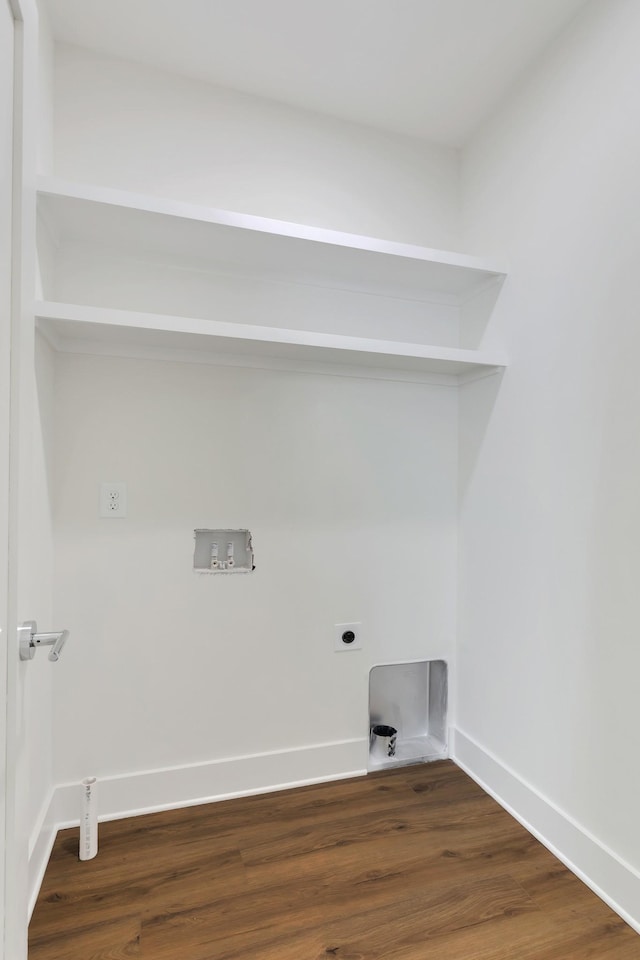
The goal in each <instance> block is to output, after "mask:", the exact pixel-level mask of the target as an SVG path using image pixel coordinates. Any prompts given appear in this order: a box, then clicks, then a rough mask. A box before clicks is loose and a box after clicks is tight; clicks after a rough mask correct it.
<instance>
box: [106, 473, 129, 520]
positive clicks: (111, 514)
mask: <svg viewBox="0 0 640 960" xmlns="http://www.w3.org/2000/svg"><path fill="white" fill-rule="evenodd" d="M126 515H127V485H126V483H115V482H114V483H109V482H106V481H105V482H103V483H101V484H100V516H101V517H108V518H109V519H110V520H122V519H123V518H124V517H126Z"/></svg>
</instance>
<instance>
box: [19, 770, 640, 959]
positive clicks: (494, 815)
mask: <svg viewBox="0 0 640 960" xmlns="http://www.w3.org/2000/svg"><path fill="white" fill-rule="evenodd" d="M29 942H30V946H29V960H123V958H136V957H142V958H145V960H240V958H242V960H321V958H325V960H327V958H329V960H331V958H338V960H382V958H384V960H425V958H434V960H640V936H638V935H637V934H636V933H635V932H634V931H633V930H631V928H630V927H628V926H627V925H626V924H624V923H623V921H622V920H620V918H619V917H617V916H616V915H615V914H614V913H613V912H612V911H611V910H609V908H608V907H606V906H605V905H604V904H603V903H602V902H601V901H600V900H599V899H598V898H597V897H596V896H595V895H594V894H593V893H591V891H590V890H589V889H588V888H587V887H586V886H584V884H582V883H581V882H580V881H579V880H578V879H577V878H576V877H574V876H573V875H572V874H571V873H570V872H569V871H568V870H566V869H565V868H564V867H563V866H562V864H561V863H559V861H558V860H556V859H555V857H553V856H552V855H551V854H550V853H549V852H548V851H547V850H546V849H545V848H544V847H543V846H541V844H539V843H538V842H537V841H536V840H535V839H534V838H533V837H531V836H530V834H528V833H527V832H526V830H524V829H523V828H522V827H521V826H520V825H519V824H518V823H517V822H516V821H515V820H514V819H513V818H512V817H510V816H509V814H507V813H505V811H504V810H502V809H501V808H500V807H499V806H498V804H497V803H495V801H494V800H492V799H491V798H490V797H488V796H487V795H486V794H485V793H484V792H483V791H482V790H481V789H480V788H479V787H478V786H477V785H476V784H475V783H474V782H473V781H472V780H470V779H469V778H468V777H467V776H466V775H465V774H464V773H462V771H461V770H459V769H458V768H457V767H456V766H455V765H454V764H453V763H452V762H450V761H442V762H439V763H433V764H420V765H416V766H412V767H404V768H402V769H399V770H393V771H386V772H383V773H378V774H373V775H370V776H368V777H363V778H358V779H354V780H343V781H339V782H336V783H328V784H321V785H317V786H311V787H303V788H301V789H298V790H288V791H286V792H281V793H271V794H267V795H264V796H260V797H248V798H243V799H238V800H228V801H223V802H221V803H215V804H207V805H206V806H198V807H189V808H187V809H183V810H172V811H169V812H166V813H155V814H150V815H148V816H144V817H136V818H131V819H128V820H118V821H114V822H112V823H104V824H101V825H100V850H99V853H98V856H97V857H96V859H95V860H91V861H88V862H86V863H81V862H80V861H79V860H78V831H77V829H76V830H66V831H62V832H61V833H60V834H59V835H58V838H57V840H56V844H55V847H54V850H53V853H52V856H51V861H50V863H49V867H48V869H47V873H46V876H45V879H44V883H43V885H42V890H41V892H40V897H39V899H38V903H37V905H36V909H35V911H34V915H33V919H32V922H31V927H30V938H29Z"/></svg>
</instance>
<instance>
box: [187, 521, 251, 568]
mask: <svg viewBox="0 0 640 960" xmlns="http://www.w3.org/2000/svg"><path fill="white" fill-rule="evenodd" d="M193 533H194V537H195V542H196V546H195V551H194V554H193V569H194V570H195V571H196V572H197V573H251V571H252V570H253V569H254V563H253V548H252V546H251V534H250V533H249V531H248V530H194V531H193Z"/></svg>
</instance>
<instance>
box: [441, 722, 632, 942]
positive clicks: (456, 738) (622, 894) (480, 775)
mask: <svg viewBox="0 0 640 960" xmlns="http://www.w3.org/2000/svg"><path fill="white" fill-rule="evenodd" d="M452 733H453V737H452V743H451V748H452V752H451V758H452V760H453V761H454V762H455V763H456V764H457V765H458V766H459V767H460V768H461V769H462V770H464V771H465V773H467V774H469V776H470V777H471V778H472V779H473V780H475V781H476V783H478V784H479V785H480V786H481V787H482V789H483V790H485V791H486V792H487V793H488V794H490V795H491V796H492V797H493V798H494V800H497V801H498V803H499V804H500V805H501V806H502V807H504V809H505V810H507V812H508V813H510V814H511V816H513V817H515V819H516V820H517V821H518V822H519V823H521V824H522V826H523V827H525V828H526V829H527V830H528V831H529V832H530V833H531V834H533V836H534V837H536V839H537V840H539V841H540V842H541V843H542V844H544V846H545V847H547V849H548V850H550V851H551V853H553V854H554V856H556V857H557V858H558V859H559V860H561V861H562V863H564V865H565V866H566V867H568V868H569V870H571V872H572V873H575V875H576V876H577V877H579V878H580V879H581V880H582V881H583V882H584V883H586V885H587V886H588V887H590V889H591V890H593V892H594V893H595V894H597V895H598V896H599V897H600V899H601V900H604V902H605V903H606V904H608V905H609V906H610V907H611V909H612V910H615V912H616V913H617V914H618V915H619V916H620V917H622V919H623V920H625V921H626V923H628V924H629V926H630V927H633V929H634V930H635V931H636V932H637V933H640V872H639V871H638V870H636V869H635V868H634V867H633V866H632V865H631V864H629V863H626V861H624V860H623V859H622V858H621V857H620V856H619V855H618V854H616V853H615V852H614V851H613V850H610V849H609V848H608V847H607V846H605V844H603V843H602V842H601V841H600V840H598V838H597V837H594V836H593V834H591V833H589V831H588V830H586V829H585V828H584V827H582V826H581V825H580V824H579V823H577V822H576V821H575V820H574V819H573V818H572V817H570V816H569V815H568V814H567V813H565V812H564V811H563V810H561V809H560V808H559V807H557V806H556V805H555V804H554V803H553V802H552V801H551V800H549V799H548V798H547V797H545V796H543V794H541V793H540V792H539V790H537V789H536V788H535V787H534V786H532V785H531V784H529V783H527V782H526V781H525V780H523V779H522V778H521V777H520V776H519V775H518V774H517V773H516V772H515V771H514V770H511V769H510V768H509V767H508V766H506V764H504V763H502V761H501V760H499V759H498V757H496V756H495V755H494V754H492V753H491V752H490V751H489V750H487V749H485V748H484V747H482V746H481V745H480V744H479V743H477V741H475V740H474V739H473V738H472V737H470V736H469V735H468V734H466V733H463V731H462V730H460V729H458V728H457V727H456V728H453V730H452Z"/></svg>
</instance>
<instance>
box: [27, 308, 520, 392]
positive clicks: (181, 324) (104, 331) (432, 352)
mask: <svg viewBox="0 0 640 960" xmlns="http://www.w3.org/2000/svg"><path fill="white" fill-rule="evenodd" d="M35 315H36V318H37V320H38V325H39V327H40V328H41V329H42V331H43V332H44V334H45V335H46V336H47V337H48V339H49V340H50V342H52V344H53V345H54V347H55V348H56V349H58V350H61V351H68V352H89V351H90V350H91V349H92V347H93V349H94V350H96V351H97V352H103V353H114V354H116V355H119V356H127V355H133V356H136V355H139V354H140V351H143V350H144V349H145V348H146V349H151V350H154V351H155V352H156V353H157V352H159V351H165V352H166V353H167V354H169V353H174V354H175V353H176V352H182V353H185V352H189V351H190V352H191V353H194V354H195V353H197V354H199V355H202V354H203V353H206V354H209V355H210V356H211V357H221V358H227V362H234V361H235V362H237V363H240V362H242V361H243V360H247V359H248V358H251V357H253V358H255V357H260V358H263V359H267V360H272V361H289V362H292V363H302V364H309V363H312V362H315V363H320V364H331V365H335V367H336V369H339V368H340V367H341V366H342V367H344V366H350V367H362V368H364V367H367V368H372V369H379V370H387V371H394V370H398V371H408V372H416V373H429V374H436V375H444V376H448V377H453V378H465V377H466V376H468V375H474V374H476V375H478V374H485V373H491V372H495V371H497V370H499V369H501V368H503V367H505V366H506V362H505V359H504V357H502V356H500V355H498V354H493V353H486V352H483V351H476V350H466V349H460V348H457V347H440V346H430V345H425V344H419V343H398V342H396V341H393V340H373V339H368V338H364V337H352V336H341V335H339V334H329V333H316V332H309V331H306V330H290V329H281V328H279V327H263V326H259V325H255V324H242V323H228V322H223V321H217V320H202V319H197V318H188V317H176V316H166V315H164V314H155V313H153V314H151V313H142V312H137V311H130V310H116V309H111V308H105V307H95V306H83V305H79V304H69V303H57V302H53V301H38V302H37V303H36V305H35Z"/></svg>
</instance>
